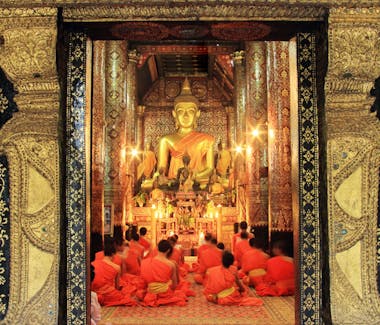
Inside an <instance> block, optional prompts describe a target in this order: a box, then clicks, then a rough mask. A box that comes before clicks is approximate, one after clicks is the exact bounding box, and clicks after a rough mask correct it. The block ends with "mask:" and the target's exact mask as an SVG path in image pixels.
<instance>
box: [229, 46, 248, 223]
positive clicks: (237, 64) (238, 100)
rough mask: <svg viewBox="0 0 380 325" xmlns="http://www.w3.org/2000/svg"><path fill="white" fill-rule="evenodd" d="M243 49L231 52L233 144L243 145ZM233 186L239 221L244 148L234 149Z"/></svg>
mask: <svg viewBox="0 0 380 325" xmlns="http://www.w3.org/2000/svg"><path fill="white" fill-rule="evenodd" d="M244 57H245V52H244V51H236V52H234V53H233V54H232V59H233V62H234V84H235V93H234V105H235V141H236V142H235V146H241V147H242V148H244V146H245V118H246V107H245V104H246V89H245V65H244ZM233 160H234V174H235V184H236V185H235V187H236V190H237V199H238V202H237V206H238V208H239V221H241V220H246V218H247V213H248V211H247V200H246V193H245V190H246V175H245V150H243V151H242V152H237V151H235V154H234V155H233Z"/></svg>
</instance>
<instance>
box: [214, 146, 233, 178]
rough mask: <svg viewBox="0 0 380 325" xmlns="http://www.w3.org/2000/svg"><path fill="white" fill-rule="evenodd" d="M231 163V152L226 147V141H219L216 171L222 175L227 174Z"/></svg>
mask: <svg viewBox="0 0 380 325" xmlns="http://www.w3.org/2000/svg"><path fill="white" fill-rule="evenodd" d="M230 165H231V153H230V151H229V150H228V149H227V148H226V143H225V142H221V143H220V151H219V152H218V158H217V163H216V171H217V172H218V174H219V175H220V176H222V177H224V178H225V177H226V176H227V172H228V168H229V167H230Z"/></svg>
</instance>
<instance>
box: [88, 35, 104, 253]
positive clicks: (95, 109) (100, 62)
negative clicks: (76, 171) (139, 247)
mask: <svg viewBox="0 0 380 325" xmlns="http://www.w3.org/2000/svg"><path fill="white" fill-rule="evenodd" d="M105 48H106V43H105V41H95V42H93V63H92V66H93V73H92V75H93V77H92V87H93V88H92V89H93V92H92V148H91V151H92V164H91V171H92V177H91V248H92V252H96V251H98V250H101V249H102V239H103V232H104V150H105V147H104V140H105V139H104V137H105V134H104V129H105V91H106V89H105Z"/></svg>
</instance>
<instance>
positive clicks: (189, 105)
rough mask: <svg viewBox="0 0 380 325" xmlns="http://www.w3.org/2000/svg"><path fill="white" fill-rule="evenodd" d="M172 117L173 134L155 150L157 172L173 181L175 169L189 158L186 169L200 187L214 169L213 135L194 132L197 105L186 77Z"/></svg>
mask: <svg viewBox="0 0 380 325" xmlns="http://www.w3.org/2000/svg"><path fill="white" fill-rule="evenodd" d="M172 115H173V117H174V119H175V121H176V129H177V130H176V132H175V133H172V134H168V135H165V136H164V137H162V138H161V139H160V142H159V147H158V164H157V168H158V170H159V169H160V168H164V169H165V171H166V173H167V177H168V179H169V180H170V179H173V180H174V179H176V178H177V174H178V170H179V169H180V168H183V167H184V164H183V157H184V156H185V155H187V156H189V157H190V161H189V165H188V168H189V169H190V171H191V173H192V175H193V179H194V181H196V182H198V183H199V184H201V188H202V185H203V187H205V186H207V182H208V179H209V177H210V175H211V174H212V172H213V170H214V153H213V146H214V142H215V139H214V137H213V136H211V135H209V134H206V133H202V132H197V131H195V128H196V122H197V119H198V118H199V115H200V110H199V102H198V100H197V99H196V98H195V97H194V96H193V95H192V93H191V89H190V84H189V81H188V79H187V78H186V79H185V81H184V83H183V86H182V90H181V93H180V95H178V96H177V97H176V99H175V101H174V109H173V111H172Z"/></svg>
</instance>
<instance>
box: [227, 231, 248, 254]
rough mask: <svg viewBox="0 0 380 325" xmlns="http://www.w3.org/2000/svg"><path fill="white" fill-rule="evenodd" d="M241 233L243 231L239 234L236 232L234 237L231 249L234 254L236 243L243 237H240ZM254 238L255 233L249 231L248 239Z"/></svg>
mask: <svg viewBox="0 0 380 325" xmlns="http://www.w3.org/2000/svg"><path fill="white" fill-rule="evenodd" d="M240 234H241V232H238V233H237V234H235V235H234V236H233V237H232V243H231V251H232V254H234V255H235V246H236V243H238V242H239V241H241V237H240ZM251 238H253V234H252V233H250V232H249V233H248V241H249V240H250V239H251Z"/></svg>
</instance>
